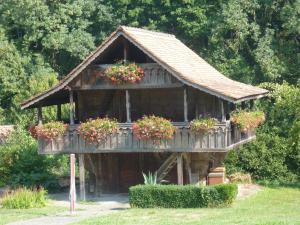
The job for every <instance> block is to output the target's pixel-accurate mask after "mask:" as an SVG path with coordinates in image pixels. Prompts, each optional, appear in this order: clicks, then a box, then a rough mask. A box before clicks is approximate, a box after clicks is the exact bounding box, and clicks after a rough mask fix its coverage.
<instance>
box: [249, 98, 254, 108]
mask: <svg viewBox="0 0 300 225" xmlns="http://www.w3.org/2000/svg"><path fill="white" fill-rule="evenodd" d="M250 109H252V110H253V109H254V100H253V99H251V100H250Z"/></svg>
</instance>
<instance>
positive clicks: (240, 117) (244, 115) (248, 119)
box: [230, 110, 265, 132]
mask: <svg viewBox="0 0 300 225" xmlns="http://www.w3.org/2000/svg"><path fill="white" fill-rule="evenodd" d="M230 118H231V119H230V121H231V122H232V123H233V124H235V125H237V126H238V127H239V128H240V129H241V130H242V131H243V132H247V131H251V130H254V129H255V128H257V127H258V126H259V125H261V124H262V123H263V122H264V121H265V114H264V112H262V111H252V112H250V111H246V110H237V111H233V112H232V113H231V116H230Z"/></svg>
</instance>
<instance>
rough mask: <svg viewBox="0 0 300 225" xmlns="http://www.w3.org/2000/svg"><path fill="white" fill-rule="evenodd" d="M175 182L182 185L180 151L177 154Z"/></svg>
mask: <svg viewBox="0 0 300 225" xmlns="http://www.w3.org/2000/svg"><path fill="white" fill-rule="evenodd" d="M177 183H178V184H179V185H183V160H182V154H181V153H178V155H177Z"/></svg>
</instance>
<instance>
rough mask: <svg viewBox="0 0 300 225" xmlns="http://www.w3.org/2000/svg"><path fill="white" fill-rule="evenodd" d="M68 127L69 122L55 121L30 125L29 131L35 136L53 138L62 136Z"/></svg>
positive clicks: (46, 138)
mask: <svg viewBox="0 0 300 225" xmlns="http://www.w3.org/2000/svg"><path fill="white" fill-rule="evenodd" d="M67 127H68V125H67V124H64V123H62V122H59V121H53V122H49V123H45V124H42V125H37V126H32V127H30V129H29V132H30V133H31V136H33V137H34V138H42V139H45V140H53V139H55V138H57V137H59V136H62V135H63V134H64V133H65V131H66V129H67Z"/></svg>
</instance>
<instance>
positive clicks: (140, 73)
mask: <svg viewBox="0 0 300 225" xmlns="http://www.w3.org/2000/svg"><path fill="white" fill-rule="evenodd" d="M103 76H104V77H105V78H107V79H108V80H109V81H111V82H112V83H113V84H126V83H138V82H140V81H141V79H142V78H143V77H144V70H143V69H142V68H141V67H139V66H138V65H136V64H135V63H130V64H116V65H113V66H110V67H108V68H107V69H106V70H105V71H104V74H103Z"/></svg>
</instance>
